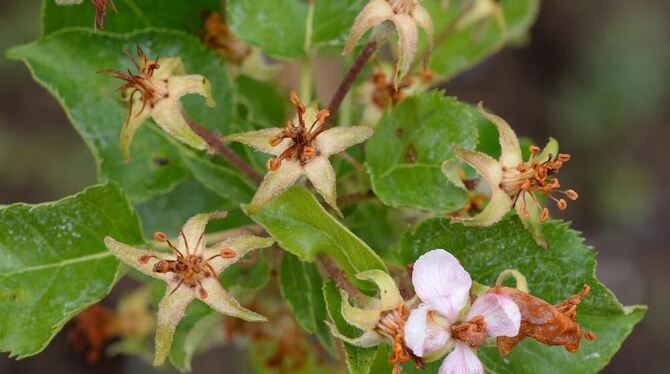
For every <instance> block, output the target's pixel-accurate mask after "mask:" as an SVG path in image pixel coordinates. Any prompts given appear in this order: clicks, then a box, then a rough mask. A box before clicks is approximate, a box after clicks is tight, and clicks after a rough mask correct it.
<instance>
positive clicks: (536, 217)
mask: <svg viewBox="0 0 670 374" xmlns="http://www.w3.org/2000/svg"><path fill="white" fill-rule="evenodd" d="M478 109H479V112H480V113H481V114H482V115H483V116H484V117H486V118H487V119H488V120H489V121H491V122H493V123H494V124H495V125H496V127H497V128H498V133H499V134H500V148H501V154H500V158H499V159H498V160H495V159H494V158H492V157H491V156H489V155H487V154H485V153H483V152H477V151H473V150H470V149H466V148H462V147H459V146H455V147H454V154H455V155H456V156H458V157H459V158H460V159H462V160H463V161H465V162H466V163H468V164H469V165H471V166H472V167H473V168H474V169H475V170H476V171H477V172H478V173H479V174H480V175H481V176H482V178H483V179H484V180H485V181H486V183H487V184H488V186H489V187H490V189H491V201H490V202H489V204H488V205H487V206H486V208H484V210H483V211H482V212H481V213H479V214H477V215H475V216H473V217H457V218H454V219H455V220H458V221H462V222H463V223H465V224H467V225H477V226H489V225H493V224H494V223H496V222H498V221H500V219H502V217H503V216H504V215H505V214H506V213H507V212H508V211H509V210H510V209H512V207H514V208H515V209H516V211H517V212H518V213H519V216H520V217H521V219H522V221H523V222H524V225H526V227H527V228H528V229H529V230H530V232H531V233H532V234H533V236H534V237H535V240H536V241H537V242H538V243H539V244H541V245H543V246H545V247H546V243H545V241H544V238H543V235H542V231H541V225H540V223H541V222H543V221H545V220H546V219H547V218H548V217H549V209H547V208H546V207H542V206H541V204H540V202H539V201H538V200H537V198H536V197H535V194H540V195H544V196H546V197H547V198H549V199H551V200H553V201H554V202H555V203H556V205H557V206H558V208H559V209H560V210H564V209H566V208H567V205H568V203H567V200H566V199H565V198H567V199H569V200H573V201H574V200H577V198H578V194H577V192H575V191H574V190H561V184H560V181H559V180H558V177H557V176H556V174H558V172H559V171H560V169H561V168H562V167H563V164H564V163H565V162H567V161H568V160H570V155H569V154H566V153H558V143H557V142H556V140H554V139H551V140H550V141H549V143H548V144H547V146H546V147H545V149H544V150H543V151H541V152H540V149H539V148H538V147H535V146H532V147H530V152H531V156H530V159H529V160H528V161H526V162H523V160H522V156H521V147H520V145H519V140H518V139H517V136H516V134H515V133H514V131H513V130H512V128H511V127H510V126H509V124H508V123H507V122H505V120H503V119H502V118H500V117H498V116H496V115H493V114H490V113H487V112H486V111H484V108H483V106H482V103H479V105H478ZM453 167H454V163H453V162H445V163H444V164H443V171H444V173H445V175H446V176H447V177H448V178H449V180H450V181H451V182H452V183H454V184H456V185H461V186H462V183H461V182H460V181H459V180H455V179H454V172H453ZM555 194H561V195H563V196H564V197H565V198H563V197H561V198H557V197H556V196H554V195H555Z"/></svg>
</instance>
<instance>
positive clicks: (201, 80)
mask: <svg viewBox="0 0 670 374" xmlns="http://www.w3.org/2000/svg"><path fill="white" fill-rule="evenodd" d="M137 56H138V59H139V61H138V60H136V59H135V58H134V57H132V56H131V55H130V54H128V57H129V58H130V59H131V61H132V62H133V65H135V68H136V69H137V73H133V72H131V71H130V69H128V71H127V72H124V71H119V70H104V71H103V72H106V73H112V74H114V77H116V78H118V79H121V80H122V81H123V82H124V83H123V84H122V85H121V87H119V90H121V92H122V93H123V95H124V97H126V98H127V99H128V102H129V104H128V106H129V108H128V115H127V116H126V121H125V123H124V125H123V128H122V129H121V139H120V142H121V150H122V151H123V156H124V159H125V160H126V161H128V160H130V145H131V142H132V141H133V137H134V136H135V132H136V131H137V129H138V128H139V127H140V125H141V124H142V123H143V122H144V121H145V120H146V119H147V118H149V117H151V118H152V119H153V120H154V121H156V123H157V124H158V126H160V127H161V128H162V129H163V130H165V132H167V133H168V134H170V136H172V137H173V138H175V139H177V140H178V141H180V142H182V143H184V144H187V145H189V146H191V147H193V148H195V149H200V150H203V149H206V148H207V144H206V143H205V141H204V140H203V139H202V138H200V137H199V136H198V135H197V134H196V133H195V132H193V130H191V127H190V126H189V125H188V123H187V122H186V118H185V117H184V113H183V111H182V106H181V102H180V101H179V100H180V99H181V97H182V96H184V95H188V94H199V95H201V96H203V97H204V98H205V99H206V100H207V105H208V106H210V107H213V106H214V105H215V104H214V99H213V98H212V95H211V86H210V83H209V81H208V80H207V78H205V77H203V76H202V75H196V74H193V75H184V65H183V63H182V61H181V58H179V57H165V58H160V59H156V60H150V59H148V58H147V57H146V55H145V54H144V52H142V49H140V47H137Z"/></svg>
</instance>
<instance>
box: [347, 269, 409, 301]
mask: <svg viewBox="0 0 670 374" xmlns="http://www.w3.org/2000/svg"><path fill="white" fill-rule="evenodd" d="M356 278H358V279H360V280H371V281H373V282H375V284H376V285H377V287H378V288H379V299H380V301H381V302H380V304H379V307H380V308H381V310H391V309H395V308H397V307H398V306H399V305H400V304H401V303H402V302H403V299H402V296H401V295H400V290H398V286H396V284H395V281H394V280H393V278H391V276H390V275H388V273H387V272H385V271H383V270H368V271H363V272H360V273H358V274H356Z"/></svg>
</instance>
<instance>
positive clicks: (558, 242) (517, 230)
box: [400, 216, 646, 373]
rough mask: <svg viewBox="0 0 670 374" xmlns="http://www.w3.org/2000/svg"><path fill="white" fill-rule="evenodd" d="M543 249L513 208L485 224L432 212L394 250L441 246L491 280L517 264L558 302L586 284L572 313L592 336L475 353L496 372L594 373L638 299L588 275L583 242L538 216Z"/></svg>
mask: <svg viewBox="0 0 670 374" xmlns="http://www.w3.org/2000/svg"><path fill="white" fill-rule="evenodd" d="M544 233H545V238H546V239H547V243H548V245H549V246H548V249H547V250H545V249H543V248H542V247H540V246H538V245H537V244H536V243H535V241H534V240H533V238H532V237H531V235H530V234H529V233H528V232H527V231H526V230H525V229H524V227H523V225H522V224H521V222H520V221H519V219H518V217H517V216H509V217H508V218H507V219H505V220H503V221H501V222H500V223H498V224H496V225H494V226H492V227H490V228H474V227H465V226H463V225H460V224H450V223H449V220H447V219H443V218H435V219H432V220H429V221H426V222H424V223H423V224H421V225H420V226H419V227H418V228H417V229H416V230H415V231H413V232H408V233H406V234H405V235H404V237H403V239H402V241H401V245H400V251H401V252H400V253H401V257H402V259H403V260H404V262H405V263H410V262H413V261H415V260H416V259H417V258H418V257H419V256H420V255H421V254H423V253H425V252H427V251H429V250H432V249H435V248H442V249H445V250H448V251H449V252H451V253H452V254H453V255H454V256H456V257H457V258H458V259H459V260H460V261H461V263H462V264H463V266H464V267H465V269H466V270H467V271H469V272H470V274H471V275H472V277H473V279H474V280H476V281H478V282H480V283H483V284H487V285H492V284H493V283H494V282H495V280H496V277H497V276H498V274H499V273H500V272H501V271H502V270H504V269H510V268H514V269H518V270H519V271H521V273H523V274H524V275H525V276H526V278H527V279H528V285H529V287H530V292H531V293H532V294H534V295H536V296H538V297H540V298H542V299H545V300H547V301H548V302H550V303H558V302H560V301H562V300H564V299H566V298H567V297H568V296H570V295H572V294H575V293H577V292H578V291H579V290H581V288H582V286H583V285H584V284H588V285H590V286H591V293H590V294H589V295H588V296H587V297H586V298H585V299H584V300H583V301H582V303H581V304H580V306H579V308H578V309H577V319H578V321H579V322H580V323H581V324H582V325H583V326H584V328H585V329H586V330H587V331H593V332H595V333H596V335H597V336H598V338H597V339H596V340H594V341H584V342H583V343H582V345H581V347H580V349H579V351H578V352H577V353H575V354H571V353H568V352H566V351H565V350H564V349H563V348H562V347H547V346H544V345H541V344H540V343H538V342H536V341H534V340H532V339H526V340H524V341H523V342H522V343H521V344H520V345H519V346H517V347H516V348H515V349H514V351H513V352H512V354H510V356H509V357H506V358H502V357H501V356H500V355H499V354H498V352H497V350H496V349H495V348H482V349H481V350H480V353H479V356H480V358H481V359H482V361H483V362H484V364H485V366H486V367H487V369H488V370H490V371H491V372H496V373H555V372H561V373H596V372H598V371H599V370H601V369H602V368H603V367H605V365H607V363H608V362H609V361H610V359H611V358H612V356H613V355H614V354H615V353H616V351H617V350H618V349H619V347H620V346H621V343H622V342H623V340H624V339H625V338H626V337H627V336H628V334H630V332H631V331H632V329H633V326H634V325H635V324H636V323H637V322H639V321H640V320H641V319H642V317H643V316H644V314H645V311H646V307H644V306H632V307H624V306H622V305H621V304H620V303H619V302H618V301H617V299H616V297H615V296H614V295H613V294H612V292H611V291H610V290H608V289H607V288H606V287H605V286H604V285H603V284H602V283H600V282H599V281H598V280H597V279H596V278H595V274H594V273H595V266H596V260H595V251H593V249H592V248H590V247H588V246H586V245H585V244H584V239H583V238H582V237H581V236H580V235H579V233H578V232H576V231H574V230H571V229H570V228H569V226H568V224H567V223H564V222H560V221H550V222H547V223H545V224H544Z"/></svg>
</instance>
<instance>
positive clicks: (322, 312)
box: [279, 253, 337, 356]
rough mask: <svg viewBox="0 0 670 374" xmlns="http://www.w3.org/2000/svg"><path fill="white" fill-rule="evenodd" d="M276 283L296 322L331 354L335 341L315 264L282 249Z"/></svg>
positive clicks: (333, 352)
mask: <svg viewBox="0 0 670 374" xmlns="http://www.w3.org/2000/svg"><path fill="white" fill-rule="evenodd" d="M279 285H280V287H281V293H282V296H283V297H284V299H285V300H286V301H287V302H288V304H289V305H290V306H291V310H292V311H293V314H294V315H295V318H296V320H298V323H300V326H302V328H303V329H305V331H307V332H309V333H310V334H315V335H316V337H317V338H318V339H319V342H321V344H322V345H323V347H324V348H326V350H327V351H328V352H329V353H331V354H332V355H333V356H335V355H336V353H337V350H336V348H335V341H334V340H333V337H332V335H330V330H329V329H328V326H327V325H326V323H325V321H326V319H327V318H328V314H327V312H326V304H325V301H324V299H323V291H322V288H323V278H321V274H319V270H318V269H317V268H316V265H314V264H313V263H309V262H302V261H300V260H299V259H298V257H296V256H294V255H292V254H290V253H285V254H284V256H283V258H282V263H281V268H280V270H279Z"/></svg>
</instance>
